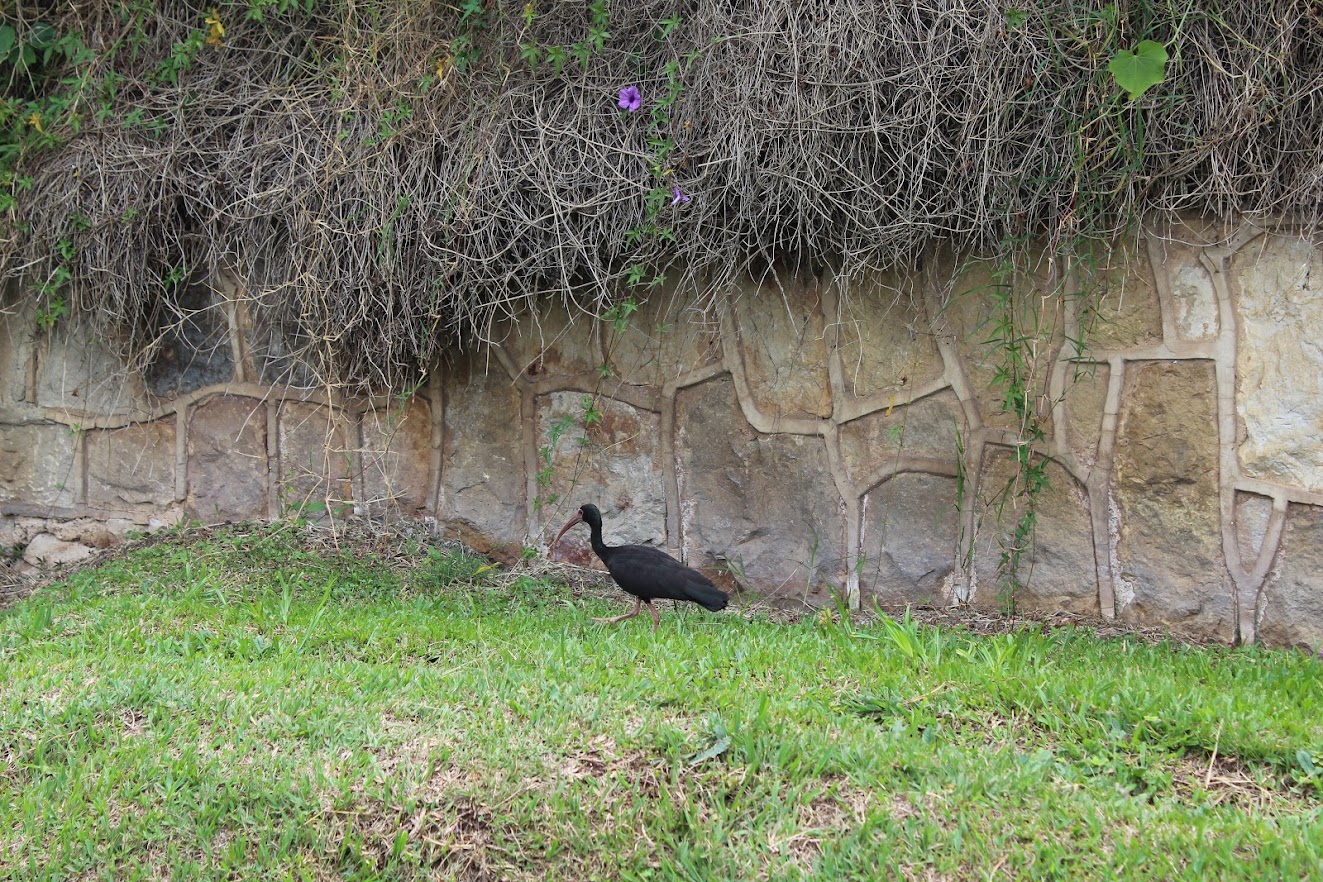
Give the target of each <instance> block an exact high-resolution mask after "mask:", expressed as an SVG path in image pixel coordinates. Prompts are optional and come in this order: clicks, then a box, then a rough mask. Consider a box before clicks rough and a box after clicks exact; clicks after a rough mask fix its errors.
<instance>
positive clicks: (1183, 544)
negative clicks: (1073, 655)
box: [1112, 361, 1236, 642]
mask: <svg viewBox="0 0 1323 882" xmlns="http://www.w3.org/2000/svg"><path fill="white" fill-rule="evenodd" d="M1123 400H1124V407H1123V409H1122V413H1121V422H1120V427H1119V429H1118V435H1117V444H1116V467H1115V471H1114V474H1113V478H1112V500H1113V502H1114V504H1115V507H1116V515H1117V517H1116V521H1117V523H1116V524H1114V531H1115V533H1114V535H1113V537H1112V541H1113V543H1114V544H1115V551H1114V553H1115V555H1116V563H1117V566H1118V567H1119V570H1118V572H1117V573H1116V577H1117V580H1116V595H1117V607H1118V609H1117V612H1118V614H1119V615H1120V617H1121V618H1122V619H1124V620H1125V621H1129V622H1134V623H1136V624H1143V625H1145V626H1149V627H1151V626H1154V625H1167V626H1170V627H1171V628H1172V630H1174V631H1176V632H1178V633H1182V634H1187V635H1190V636H1193V637H1200V638H1210V639H1216V640H1222V641H1227V642H1230V641H1231V640H1232V639H1234V637H1235V621H1236V616H1235V607H1234V603H1233V596H1234V592H1233V586H1232V583H1231V580H1230V576H1229V574H1228V573H1227V570H1226V566H1225V563H1224V560H1223V556H1222V532H1221V514H1220V503H1219V492H1220V487H1219V481H1218V446H1217V444H1218V440H1217V432H1216V431H1210V430H1208V429H1207V428H1205V429H1203V430H1199V429H1198V427H1213V426H1216V425H1217V393H1216V383H1215V380H1214V375H1213V364H1212V362H1208V361H1183V362H1171V363H1169V362H1149V363H1138V364H1133V365H1131V366H1130V368H1129V369H1128V372H1127V377H1126V392H1125V395H1124V399H1123Z"/></svg>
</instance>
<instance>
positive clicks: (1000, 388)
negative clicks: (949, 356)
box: [942, 261, 1065, 433]
mask: <svg viewBox="0 0 1323 882" xmlns="http://www.w3.org/2000/svg"><path fill="white" fill-rule="evenodd" d="M961 270H962V271H961V272H960V273H959V274H958V275H956V276H955V279H954V281H953V282H952V284H951V294H950V297H949V298H948V299H947V301H946V302H945V305H944V306H943V309H942V318H943V321H944V323H945V325H946V327H947V329H948V330H949V332H950V333H952V334H954V335H955V338H956V340H955V342H956V348H957V350H958V352H959V356H960V360H961V363H962V365H963V367H964V372H965V374H966V376H968V377H969V379H970V380H971V382H972V383H973V385H974V388H975V389H976V390H978V396H977V403H978V406H979V412H980V414H981V415H982V418H983V422H984V423H985V424H987V425H989V426H996V427H998V428H1009V429H1016V428H1018V422H1019V418H1018V416H1017V415H1016V414H1015V413H1013V412H1005V411H1004V410H1003V408H1002V406H1001V405H1002V396H1004V394H1005V384H1004V383H1002V382H1001V381H1000V380H999V379H998V378H997V374H998V371H999V366H1000V365H1002V364H1003V363H1004V362H1005V361H1006V357H1005V354H1004V353H1003V352H1002V350H1001V348H1000V344H999V343H998V342H997V341H996V337H997V334H998V333H999V332H998V331H997V323H998V322H999V321H1001V314H1002V312H1004V311H1003V310H1001V309H1000V307H999V302H998V301H999V297H1000V296H1001V295H1000V292H1001V291H1002V287H1001V286H1002V283H1001V282H999V281H998V279H997V278H996V277H995V276H994V273H993V267H991V266H990V265H989V264H988V263H987V262H986V261H981V262H978V263H974V264H971V265H968V266H964V267H962V268H961ZM951 272H952V273H954V272H956V271H955V270H951ZM1019 284H1023V285H1027V286H1033V288H1034V289H1035V290H1037V291H1041V290H1042V289H1043V288H1044V287H1045V286H1046V285H1047V284H1048V283H1047V281H1046V279H1045V278H1043V277H1042V275H1041V273H1034V274H1029V275H1027V276H1025V278H1023V279H1022V280H1021V281H1020V282H1019ZM1014 312H1015V328H1014V329H1013V330H1012V331H1011V333H1013V334H1014V335H1016V336H1021V335H1025V334H1029V333H1032V332H1033V330H1034V329H1035V328H1039V329H1041V335H1040V336H1041V338H1042V342H1041V343H1039V344H1038V346H1037V347H1036V348H1035V349H1034V350H1033V351H1032V352H1029V353H1021V357H1023V358H1024V359H1025V361H1027V362H1029V369H1030V371H1031V374H1030V377H1029V381H1028V384H1027V385H1029V387H1030V388H1032V389H1033V392H1034V402H1035V404H1036V406H1037V407H1038V411H1039V420H1040V423H1041V425H1042V427H1043V430H1044V431H1045V432H1048V433H1051V431H1052V413H1051V405H1050V396H1049V395H1048V383H1049V381H1050V380H1051V377H1052V366H1053V363H1054V362H1055V360H1056V357H1057V352H1058V351H1059V349H1060V348H1061V345H1062V343H1063V342H1064V336H1063V329H1064V320H1065V314H1064V307H1063V305H1062V299H1061V297H1059V296H1052V297H1048V298H1042V297H1040V296H1034V295H1033V293H1032V292H1031V294H1030V296H1027V297H1018V298H1017V299H1016V304H1015V309H1014Z"/></svg>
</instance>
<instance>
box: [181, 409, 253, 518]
mask: <svg viewBox="0 0 1323 882" xmlns="http://www.w3.org/2000/svg"><path fill="white" fill-rule="evenodd" d="M266 438H267V426H266V402H264V401H256V400H253V399H249V398H240V397H237V396H231V395H221V396H217V397H215V398H212V399H210V400H208V401H207V402H206V403H204V404H202V405H199V406H197V407H195V408H193V409H192V411H191V412H190V413H189V419H188V443H187V447H188V496H187V499H186V501H185V509H186V511H187V513H188V515H189V516H190V517H194V518H197V519H199V520H201V521H204V522H207V523H216V522H222V521H240V520H245V519H247V518H260V517H267V516H268V515H269V512H268V511H267V476H268V474H269V465H268V461H267V460H268V457H267V443H266Z"/></svg>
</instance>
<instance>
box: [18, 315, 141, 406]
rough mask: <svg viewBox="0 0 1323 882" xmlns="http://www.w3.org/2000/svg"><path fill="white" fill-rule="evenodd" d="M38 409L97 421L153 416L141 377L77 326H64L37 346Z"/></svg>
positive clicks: (80, 326)
mask: <svg viewBox="0 0 1323 882" xmlns="http://www.w3.org/2000/svg"><path fill="white" fill-rule="evenodd" d="M37 403H38V404H40V405H41V406H43V407H52V408H58V409H60V410H64V411H70V412H74V413H86V414H92V415H97V416H104V415H112V414H114V415H119V414H145V413H146V412H147V410H148V408H147V406H146V403H145V402H144V398H143V388H142V383H141V381H140V380H139V379H138V377H137V375H136V374H135V373H133V372H132V371H130V370H129V367H128V365H127V364H125V362H124V361H123V360H122V359H121V358H120V357H119V356H118V355H116V354H115V353H113V352H111V351H110V350H109V349H107V348H106V347H105V346H104V345H103V344H102V343H100V342H99V341H98V340H97V339H96V338H95V337H94V336H93V332H92V330H91V329H90V328H87V327H85V326H82V325H77V324H74V325H63V324H62V325H60V326H59V327H58V328H57V329H56V330H54V331H53V332H51V333H50V334H48V335H46V336H45V337H44V338H43V339H42V340H41V341H40V342H39V343H38V344H37Z"/></svg>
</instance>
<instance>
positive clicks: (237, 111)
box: [0, 0, 1323, 385]
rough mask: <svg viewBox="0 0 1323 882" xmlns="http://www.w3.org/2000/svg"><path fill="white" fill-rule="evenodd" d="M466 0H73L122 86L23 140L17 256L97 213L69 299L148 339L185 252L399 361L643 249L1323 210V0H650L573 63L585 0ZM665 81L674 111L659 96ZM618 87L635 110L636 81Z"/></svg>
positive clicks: (191, 263) (1056, 232)
mask: <svg viewBox="0 0 1323 882" xmlns="http://www.w3.org/2000/svg"><path fill="white" fill-rule="evenodd" d="M466 5H467V6H468V7H470V8H469V10H468V12H465V11H463V10H461V9H459V8H457V7H450V6H445V5H441V4H436V3H433V2H430V0H405V2H397V0H375V2H374V0H367V2H345V0H333V2H318V3H315V4H311V11H308V8H307V7H306V6H305V5H304V4H286V3H275V2H265V3H262V2H256V0H252V2H244V3H236V4H231V5H229V6H224V5H223V6H221V7H220V15H221V17H222V19H223V20H224V21H225V24H226V33H225V36H224V39H223V40H222V41H221V42H220V43H219V45H208V46H205V47H204V48H203V49H202V50H201V51H199V52H197V54H196V57H194V58H193V59H192V60H191V63H189V64H188V65H187V67H186V69H183V70H182V71H181V72H180V73H179V75H178V78H177V82H175V83H170V82H164V81H162V79H161V77H160V75H159V71H160V69H161V66H162V65H163V64H168V61H169V59H170V58H171V56H172V53H174V52H176V51H177V48H178V46H179V45H181V44H183V43H184V41H186V40H187V39H188V36H189V34H191V33H194V32H196V31H197V30H198V29H199V28H201V27H203V24H202V16H203V14H204V13H202V12H200V11H199V10H198V9H197V8H192V7H190V5H188V4H182V3H177V2H166V3H162V4H159V5H158V6H155V7H153V8H151V9H148V10H146V12H144V11H143V8H142V7H143V5H142V4H139V5H138V6H130V5H126V4H123V3H120V2H111V0H100V2H91V3H80V4H67V5H65V6H62V7H60V8H61V9H67V11H66V12H63V13H61V14H62V15H64V16H66V19H65V20H64V21H62V22H61V24H60V27H61V29H62V30H63V31H66V32H67V31H71V30H75V29H78V30H81V31H83V32H84V33H85V34H86V38H87V42H88V45H90V46H93V47H100V48H101V49H102V50H108V48H109V47H116V46H117V47H118V51H116V52H113V53H112V52H110V51H102V52H101V54H100V55H99V58H100V59H101V60H100V61H99V62H97V64H98V65H100V66H101V67H100V68H97V69H94V70H92V71H88V72H86V76H87V77H88V80H89V81H96V82H108V83H110V84H111V86H110V87H107V88H102V89H101V90H99V91H98V92H97V93H96V94H95V95H92V96H86V97H84V99H83V102H84V106H83V108H82V112H81V114H80V115H79V119H80V121H81V126H80V128H79V129H78V130H77V131H76V132H74V131H68V132H67V133H66V135H67V137H66V138H65V140H64V141H63V143H62V144H61V145H59V146H58V147H55V148H53V149H47V150H43V151H31V152H29V153H28V154H26V155H24V156H23V157H21V159H20V161H19V164H18V170H17V173H18V174H19V175H20V176H29V177H30V178H31V180H32V185H31V187H29V188H28V189H26V190H24V191H23V192H22V193H21V194H20V200H19V203H18V205H17V206H16V208H15V209H14V211H13V213H12V216H11V217H10V218H9V219H8V222H7V229H6V231H5V234H4V237H3V242H0V248H2V249H3V251H2V252H0V258H2V259H3V261H4V264H3V267H4V271H5V272H6V274H8V275H9V276H11V277H17V276H20V275H21V276H22V277H23V278H25V279H27V280H29V281H30V280H32V279H38V280H40V279H42V278H47V277H49V275H50V274H51V273H52V272H53V270H54V266H55V264H56V262H58V261H60V260H61V258H60V257H59V256H58V255H59V253H60V244H61V243H72V245H73V246H74V248H72V249H70V248H68V247H65V248H64V252H66V253H68V252H70V251H73V252H74V253H75V256H74V257H73V258H71V259H69V260H66V261H65V263H66V264H68V268H69V272H70V279H69V281H68V284H67V291H68V297H69V305H70V308H71V312H73V313H75V314H79V315H84V316H87V317H89V318H91V319H94V320H96V321H98V322H100V323H101V324H102V325H103V327H104V329H105V330H106V337H107V338H108V339H118V340H120V341H121V342H122V344H123V345H124V347H125V348H126V350H128V351H131V352H133V353H135V354H138V355H141V354H142V353H143V352H145V351H147V350H149V349H150V348H151V345H152V343H153V341H155V340H158V339H159V336H158V333H157V332H158V330H159V327H160V324H161V319H160V316H161V315H163V314H164V313H163V310H164V311H165V312H168V309H167V306H168V302H169V298H170V291H171V286H170V284H168V282H169V280H170V279H172V278H176V276H171V273H172V272H173V271H177V270H179V269H180V268H187V269H188V271H190V272H192V273H195V274H201V275H203V276H205V277H208V278H217V277H220V276H221V275H222V274H228V276H229V277H230V278H233V279H235V280H237V284H238V286H239V288H240V289H241V290H242V291H243V292H245V294H246V296H248V297H249V298H251V299H252V301H253V302H255V303H258V304H261V306H262V308H263V309H264V310H265V314H268V315H270V316H271V321H272V322H274V323H275V324H277V325H279V326H280V327H281V328H282V329H284V332H285V335H286V338H287V339H289V340H293V341H301V343H300V345H302V346H303V347H304V348H305V351H304V353H303V355H304V356H305V358H306V359H308V360H310V361H311V363H312V364H314V365H316V366H317V368H318V370H320V371H321V372H322V373H323V374H324V375H325V377H326V379H327V380H333V381H335V382H347V383H352V384H355V385H393V384H398V383H399V382H401V380H402V379H404V378H406V377H408V376H412V375H416V372H417V370H418V369H419V366H420V365H425V364H427V363H429V361H430V359H432V358H433V357H434V356H435V354H436V352H437V351H438V347H440V346H443V345H445V343H446V342H447V341H454V340H460V341H471V340H474V339H477V338H482V337H484V336H486V335H489V334H491V333H492V332H493V327H494V324H495V323H499V321H500V320H501V319H502V318H504V317H506V316H509V315H512V314H514V313H516V312H518V311H520V310H521V309H522V308H524V307H525V306H527V305H528V303H529V302H530V301H532V300H534V299H537V298H546V297H555V298H562V299H564V300H565V301H566V302H567V303H568V304H569V305H570V306H571V307H572V308H576V309H581V310H584V311H587V312H588V313H592V314H600V313H601V312H602V310H603V309H604V308H605V307H606V305H607V304H609V303H610V302H611V301H612V300H613V299H614V298H618V297H619V296H621V292H622V291H623V290H624V278H625V274H626V273H627V272H628V271H629V268H630V267H632V266H635V265H648V266H658V267H663V268H666V267H669V268H670V269H671V271H672V272H674V273H678V274H679V275H680V276H682V277H683V279H684V280H686V281H687V282H688V283H690V284H692V285H694V286H695V287H696V288H698V289H699V290H701V291H703V292H705V293H706V294H707V295H708V296H709V298H715V297H720V296H722V292H723V291H725V290H727V285H728V283H730V282H731V281H732V280H734V279H736V278H737V277H738V276H739V275H740V274H742V273H743V272H746V271H747V270H748V268H749V266H750V265H751V263H753V262H758V263H767V262H772V261H777V262H790V263H795V264H799V263H805V262H807V263H808V264H811V265H814V266H821V265H832V266H835V267H837V268H838V269H839V270H841V271H843V272H846V273H849V272H851V271H854V270H856V269H859V268H863V267H867V266H878V265H886V264H889V263H892V262H894V261H896V260H900V259H904V258H906V257H907V256H908V255H912V254H913V253H915V252H916V251H917V250H918V249H920V248H922V247H923V246H924V244H925V243H927V242H930V241H931V240H933V239H934V238H942V239H949V240H952V241H954V242H956V243H958V244H959V245H960V246H962V247H968V248H993V247H997V246H998V244H999V243H1005V242H1007V241H1013V240H1018V239H1023V238H1024V237H1028V236H1048V237H1049V238H1050V239H1052V240H1054V241H1057V242H1058V243H1061V242H1067V241H1071V240H1073V238H1074V237H1078V236H1085V237H1090V238H1092V239H1094V240H1097V239H1103V240H1105V239H1106V238H1107V237H1109V236H1111V235H1113V234H1115V233H1116V232H1117V231H1118V230H1119V229H1120V227H1121V226H1122V225H1124V224H1125V223H1127V222H1128V221H1130V220H1132V219H1133V218H1134V217H1136V216H1138V215H1139V214H1140V213H1143V212H1149V211H1164V212H1165V211H1196V212H1207V213H1218V214H1236V213H1239V214H1251V215H1274V216H1280V215H1283V214H1291V215H1296V216H1300V217H1302V218H1303V219H1304V221H1305V222H1307V223H1316V222H1317V221H1318V219H1319V213H1320V208H1319V206H1320V204H1321V203H1323V155H1321V152H1320V143H1321V142H1323V12H1321V11H1320V8H1319V6H1318V4H1317V3H1314V2H1311V0H1265V2H1262V3H1251V4H1244V3H1219V2H1216V0H1148V2H1141V0H1124V2H1120V3H1118V4H1115V5H1114V9H1115V7H1119V9H1115V12H1116V14H1115V15H1114V16H1111V17H1109V15H1108V14H1106V12H1105V11H1104V12H1102V13H1100V12H1099V10H1100V8H1101V7H1100V6H1099V4H1093V3H1082V2H1079V0H1038V2H1034V3H1026V4H1023V5H1024V6H1025V7H1026V10H1025V13H1024V14H1023V15H1021V14H1019V13H1017V14H1016V15H1015V16H1014V17H1013V16H1011V15H1010V14H1009V13H1008V12H1007V8H1006V5H1005V4H1004V3H1002V2H999V0H998V2H993V0H905V2H879V0H759V2H736V3H730V2H713V0H688V2H675V0H638V2H633V3H629V4H624V3H620V4H614V5H612V6H611V7H610V21H609V25H610V26H609V30H610V36H609V38H607V39H606V41H605V44H604V45H603V46H602V47H601V49H600V51H597V52H595V53H594V54H593V55H592V57H591V58H590V59H588V61H587V63H586V64H582V65H581V64H578V63H576V62H575V61H573V60H571V61H569V62H568V63H566V64H565V65H564V67H563V69H561V70H559V71H557V70H556V69H555V68H554V67H553V65H552V64H550V63H549V62H547V61H546V60H545V59H544V60H543V61H542V62H541V63H540V64H538V65H536V66H532V65H530V64H529V63H528V62H527V61H526V60H525V59H524V58H522V57H521V56H520V46H521V44H522V45H537V46H542V47H558V46H559V47H564V46H571V45H573V44H575V43H582V41H584V40H585V34H586V33H587V30H588V28H589V21H590V10H589V4H588V3H585V2H556V3H545V4H541V5H539V6H538V7H534V9H535V11H536V15H535V17H534V18H533V21H532V24H531V28H530V27H529V26H528V24H527V20H526V17H525V4H524V2H523V0H487V2H485V3H477V4H466ZM259 7H260V8H261V9H263V10H264V11H265V15H264V18H263V20H262V21H260V22H259V21H252V20H246V19H245V17H244V13H245V11H247V10H249V9H256V8H259ZM286 7H288V8H286ZM543 7H545V9H544V8H543ZM135 10H137V11H135ZM281 10H283V11H281ZM475 10H476V11H475ZM146 14H150V16H151V18H150V20H144V19H141V18H139V16H142V15H146ZM48 15H49V13H48ZM673 16H674V17H678V19H679V20H680V22H681V24H680V26H679V27H678V28H676V29H675V30H674V31H673V32H671V33H669V34H668V35H666V36H665V37H664V38H659V36H658V33H659V31H658V23H659V22H662V21H663V20H665V19H668V18H671V17H673ZM461 37H463V38H465V39H468V40H471V41H472V48H471V49H466V50H464V52H463V53H462V56H463V57H460V53H457V50H456V47H457V46H460V45H462V44H460V43H457V42H456V40H457V38H461ZM1144 38H1151V39H1156V40H1158V41H1161V42H1164V43H1166V44H1167V46H1168V48H1169V50H1170V51H1171V54H1172V62H1171V64H1170V66H1169V68H1168V76H1167V80H1166V82H1164V83H1163V84H1161V85H1160V86H1158V87H1157V88H1155V89H1153V90H1152V91H1150V92H1149V93H1147V94H1146V95H1144V96H1143V98H1141V99H1140V100H1138V101H1137V102H1130V101H1129V100H1128V99H1127V98H1126V97H1125V96H1124V94H1123V93H1121V92H1120V91H1119V90H1118V89H1117V88H1116V86H1115V84H1114V83H1113V82H1112V81H1111V79H1110V77H1109V76H1108V74H1107V70H1106V65H1107V62H1108V60H1109V58H1110V57H1111V54H1112V51H1113V49H1114V48H1115V47H1118V46H1132V45H1134V44H1135V43H1136V42H1137V41H1138V40H1140V39H1144ZM125 41H133V42H134V45H133V46H131V47H129V46H126V45H123V44H124V43H125ZM463 45H466V44H463ZM671 62H679V64H678V66H677V67H675V68H673V70H674V71H675V74H674V75H673V76H672V75H668V74H667V73H666V65H667V64H668V63H671ZM672 81H674V82H676V83H678V84H679V85H680V86H682V87H683V89H682V91H681V92H680V96H679V98H678V101H677V102H676V104H675V106H674V107H673V108H671V113H670V115H669V120H668V121H667V122H666V124H665V126H664V127H663V128H664V130H663V131H657V130H655V129H654V128H653V127H651V126H650V124H649V119H650V117H649V115H648V113H647V111H648V109H649V102H650V101H655V100H656V99H657V96H659V95H661V94H663V93H664V92H665V91H666V89H667V88H668V87H669V86H670V84H671V82H672ZM626 84H636V85H637V86H638V87H639V89H640V92H641V94H642V95H643V97H644V108H643V111H642V112H639V113H635V114H627V113H623V112H622V111H621V110H620V109H619V108H618V107H617V102H616V96H617V93H618V90H619V89H620V88H621V87H622V86H623V85H626ZM11 85H12V83H11ZM98 101H100V102H101V103H102V105H103V106H104V112H103V113H101V114H99V115H98V114H97V113H95V109H96V107H95V105H96V103H97V102H98ZM657 135H661V136H669V137H670V138H673V139H674V142H675V150H674V153H672V154H671V155H670V157H669V162H668V163H667V166H668V168H669V169H670V172H669V176H666V177H665V178H664V181H665V183H666V185H667V186H670V185H671V184H674V185H678V186H679V187H681V188H682V191H683V192H685V193H687V194H690V195H691V197H692V199H691V201H690V202H688V203H686V204H683V205H678V206H671V205H670V204H669V203H667V204H664V205H662V206H661V209H660V215H659V216H657V218H656V219H657V221H658V223H659V224H660V226H661V227H662V228H664V229H666V228H668V229H670V230H672V231H673V233H674V241H673V242H670V241H667V240H665V239H664V238H661V237H647V236H645V237H643V238H642V239H641V240H636V239H635V238H634V237H632V236H630V235H629V231H631V230H636V229H638V228H640V227H642V226H644V225H645V224H646V223H647V221H648V219H649V213H648V208H647V196H648V193H649V191H650V190H651V189H652V188H654V187H655V186H656V185H657V183H658V178H657V176H656V174H655V173H654V171H653V170H652V169H651V164H652V162H653V160H654V158H655V156H656V153H657V148H656V144H655V143H651V142H650V139H652V138H653V137H655V136H657ZM163 280H165V281H163ZM708 302H711V300H709V301H708ZM112 329H113V330H114V332H115V333H114V334H112V333H111V331H112Z"/></svg>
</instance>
